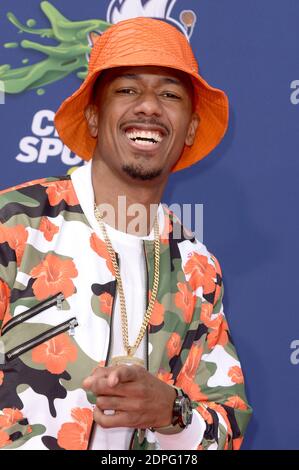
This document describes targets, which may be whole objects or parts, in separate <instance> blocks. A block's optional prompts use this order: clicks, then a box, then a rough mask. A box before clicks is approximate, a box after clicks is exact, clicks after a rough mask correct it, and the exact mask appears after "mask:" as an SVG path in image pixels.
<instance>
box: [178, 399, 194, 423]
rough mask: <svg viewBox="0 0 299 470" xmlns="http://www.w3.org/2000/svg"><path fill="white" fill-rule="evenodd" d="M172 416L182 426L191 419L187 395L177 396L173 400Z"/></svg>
mask: <svg viewBox="0 0 299 470" xmlns="http://www.w3.org/2000/svg"><path fill="white" fill-rule="evenodd" d="M174 416H176V417H177V419H178V422H179V424H180V425H181V426H182V427H185V426H188V425H189V424H191V421H192V406H191V402H190V400H189V398H188V397H185V396H183V397H178V398H177V399H176V401H175V407H174Z"/></svg>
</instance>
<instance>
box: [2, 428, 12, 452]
mask: <svg viewBox="0 0 299 470" xmlns="http://www.w3.org/2000/svg"><path fill="white" fill-rule="evenodd" d="M11 443H12V441H11V440H10V439H9V435H8V434H7V432H5V431H1V430H0V449H1V448H2V447H4V446H7V445H8V444H11Z"/></svg>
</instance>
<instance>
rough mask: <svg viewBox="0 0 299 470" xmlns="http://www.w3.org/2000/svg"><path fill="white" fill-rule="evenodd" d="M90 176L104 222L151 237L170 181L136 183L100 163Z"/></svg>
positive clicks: (137, 181) (93, 168) (124, 230)
mask: <svg viewBox="0 0 299 470" xmlns="http://www.w3.org/2000/svg"><path fill="white" fill-rule="evenodd" d="M91 174H92V185H93V190H94V195H95V203H96V205H97V206H98V208H99V210H100V212H101V213H102V214H103V220H104V222H106V223H107V224H109V225H110V226H112V227H113V228H115V229H116V230H119V231H122V232H126V233H129V234H132V235H138V236H145V235H148V234H149V233H150V231H151V229H152V227H153V223H154V218H155V215H156V213H157V208H158V205H159V203H160V201H161V198H162V194H163V191H164V188H165V185H166V183H167V179H165V178H164V179H163V180H159V181H157V179H155V180H152V181H141V180H135V179H134V178H131V177H130V176H128V175H126V174H124V175H122V174H117V173H116V172H113V171H112V170H111V169H110V168H108V167H107V166H106V165H105V163H104V162H103V161H101V160H94V161H93V162H92V173H91Z"/></svg>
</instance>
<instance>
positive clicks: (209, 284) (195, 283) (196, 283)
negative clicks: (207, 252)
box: [183, 252, 216, 294]
mask: <svg viewBox="0 0 299 470" xmlns="http://www.w3.org/2000/svg"><path fill="white" fill-rule="evenodd" d="M183 269H184V273H185V274H186V276H190V277H189V284H190V286H191V288H192V290H193V291H196V289H197V288H198V287H202V288H203V293H204V294H209V293H211V292H214V290H215V278H216V270H215V268H214V266H212V265H211V264H210V263H209V262H208V258H207V257H206V256H203V255H200V254H199V253H196V252H193V253H191V254H190V255H189V259H188V261H187V262H186V264H185V266H184V267H183Z"/></svg>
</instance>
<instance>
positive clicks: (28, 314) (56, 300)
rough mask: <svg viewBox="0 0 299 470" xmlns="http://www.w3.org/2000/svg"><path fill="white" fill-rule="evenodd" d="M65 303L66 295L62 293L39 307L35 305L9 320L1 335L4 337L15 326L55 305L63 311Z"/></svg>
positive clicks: (41, 303)
mask: <svg viewBox="0 0 299 470" xmlns="http://www.w3.org/2000/svg"><path fill="white" fill-rule="evenodd" d="M63 301H64V295H63V293H62V292H60V293H59V294H56V295H53V296H52V297H50V298H49V299H47V300H44V301H43V302H40V303H39V304H37V305H34V307H31V308H29V309H28V310H26V311H25V312H22V313H20V314H19V315H16V316H15V317H13V318H12V319H11V320H9V321H8V322H7V323H6V325H5V326H4V327H3V328H2V332H1V334H2V335H4V334H5V333H7V332H8V331H9V330H10V329H11V328H14V327H15V326H17V325H19V324H20V323H22V322H24V321H26V320H28V319H29V318H32V317H34V316H35V315H38V314H39V313H41V312H43V311H44V310H46V309H47V308H50V307H52V306H53V305H55V304H56V305H57V309H59V310H61V309H62V302H63Z"/></svg>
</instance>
